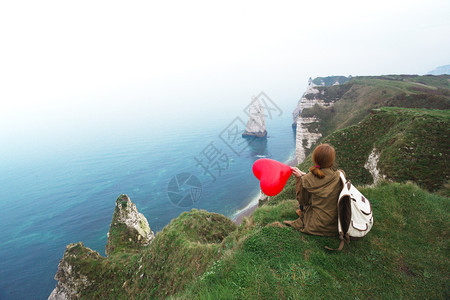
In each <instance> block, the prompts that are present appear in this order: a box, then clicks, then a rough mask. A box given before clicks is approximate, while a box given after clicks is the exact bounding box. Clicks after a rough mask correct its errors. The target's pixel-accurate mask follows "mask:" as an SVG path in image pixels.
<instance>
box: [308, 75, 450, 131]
mask: <svg viewBox="0 0 450 300" xmlns="http://www.w3.org/2000/svg"><path fill="white" fill-rule="evenodd" d="M318 90H319V91H320V94H321V96H320V97H321V98H323V100H325V101H336V102H335V103H334V105H333V106H331V107H322V106H318V105H316V106H314V107H312V108H307V109H304V110H303V111H302V112H301V116H303V117H311V116H316V117H318V118H319V119H320V124H319V126H318V128H317V129H318V131H319V132H320V133H322V136H327V135H329V134H331V133H333V132H334V131H336V130H338V129H342V128H345V127H348V126H351V125H354V124H356V123H358V122H359V121H361V120H362V119H363V118H364V117H366V116H367V115H368V114H369V113H370V112H371V110H372V109H376V108H381V107H384V106H396V107H406V108H427V109H444V110H445V109H450V75H440V76H432V75H426V76H416V75H390V76H376V77H375V76H366V77H353V78H352V79H351V80H350V81H348V82H346V83H345V84H343V85H341V86H331V87H318ZM311 96H313V95H311ZM305 97H306V98H308V95H305Z"/></svg>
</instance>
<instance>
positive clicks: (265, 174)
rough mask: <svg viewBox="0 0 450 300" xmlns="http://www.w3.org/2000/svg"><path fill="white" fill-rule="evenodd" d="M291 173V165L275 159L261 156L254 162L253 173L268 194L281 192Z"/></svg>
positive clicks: (272, 194) (273, 194)
mask: <svg viewBox="0 0 450 300" xmlns="http://www.w3.org/2000/svg"><path fill="white" fill-rule="evenodd" d="M291 173H292V170H291V167H289V166H288V165H286V164H283V163H280V162H278V161H276V160H273V159H268V158H261V159H258V160H257V161H255V163H254V164H253V174H255V176H256V178H258V179H259V183H260V186H261V190H262V191H263V193H264V194H266V195H267V196H275V195H277V194H278V193H280V192H281V191H282V190H283V188H284V186H285V185H286V182H287V181H288V179H289V176H291Z"/></svg>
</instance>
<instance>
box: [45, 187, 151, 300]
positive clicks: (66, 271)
mask: <svg viewBox="0 0 450 300" xmlns="http://www.w3.org/2000/svg"><path fill="white" fill-rule="evenodd" d="M154 238H155V235H154V233H153V231H151V230H150V227H149V225H148V221H147V219H146V218H145V217H144V215H143V214H141V213H139V212H138V210H137V208H136V205H135V204H134V203H132V202H131V200H130V198H129V197H128V196H127V195H123V194H122V195H120V196H119V197H118V198H117V200H116V206H115V209H114V214H113V218H112V221H111V227H110V229H109V232H108V243H107V245H106V255H108V256H111V255H112V254H114V253H116V252H119V251H121V250H125V251H127V250H129V249H139V248H142V247H144V246H148V245H149V244H150V242H152V241H153V239H154ZM107 260H108V258H106V257H103V256H101V255H100V254H99V253H98V252H96V251H93V250H91V249H89V248H87V247H85V246H84V245H83V243H81V242H79V243H76V244H70V245H68V246H67V247H66V251H65V252H64V256H63V258H62V259H61V260H60V262H59V265H58V271H57V272H56V275H55V279H56V280H57V281H58V283H57V284H56V287H55V289H54V290H53V292H52V293H51V294H50V296H49V298H48V299H50V300H65V299H78V298H80V295H81V294H80V293H81V292H82V291H83V290H86V289H87V288H89V287H90V286H91V285H93V284H95V283H96V281H97V280H102V278H98V276H97V275H96V274H101V273H102V272H105V270H107V269H108V267H109V264H108V263H107ZM102 270H103V271H102ZM114 272H115V271H114Z"/></svg>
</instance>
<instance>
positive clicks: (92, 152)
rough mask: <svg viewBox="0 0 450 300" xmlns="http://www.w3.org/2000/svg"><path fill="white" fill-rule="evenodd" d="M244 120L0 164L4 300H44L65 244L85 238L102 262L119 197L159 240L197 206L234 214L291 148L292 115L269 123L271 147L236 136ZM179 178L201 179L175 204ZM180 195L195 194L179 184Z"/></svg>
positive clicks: (154, 131) (108, 139)
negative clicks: (268, 165)
mask: <svg viewBox="0 0 450 300" xmlns="http://www.w3.org/2000/svg"><path fill="white" fill-rule="evenodd" d="M236 117H238V118H236ZM241 121H243V122H244V123H245V122H246V121H247V120H246V117H245V115H243V114H242V113H240V114H237V115H236V116H232V115H230V116H229V117H223V118H222V119H221V120H220V121H217V122H212V121H206V123H202V122H200V121H199V122H197V123H198V124H197V126H195V127H189V128H187V127H183V126H181V127H179V126H173V130H164V131H163V132H164V133H163V134H161V132H159V131H160V130H159V129H158V128H145V129H143V128H136V130H134V131H133V133H132V134H127V135H121V136H120V137H116V136H115V135H114V134H110V135H107V136H103V137H101V138H99V139H97V140H94V141H92V140H90V141H89V142H86V143H83V142H82V141H81V142H79V143H77V144H76V145H74V146H73V147H71V148H69V150H65V151H59V152H57V151H56V152H55V153H54V154H52V155H40V154H39V153H40V152H39V151H37V152H36V153H34V154H30V155H28V156H27V157H23V158H22V157H21V156H18V157H17V159H10V158H9V159H4V160H2V159H1V157H0V190H1V194H2V196H1V199H0V206H1V209H0V228H1V234H0V299H46V298H47V297H48V296H49V294H50V293H51V291H52V290H53V288H54V287H55V285H56V281H55V280H54V279H53V277H54V275H55V273H56V270H57V266H58V262H59V260H60V259H61V258H62V255H63V253H64V250H65V247H66V245H67V244H69V243H74V242H78V241H82V242H83V243H84V244H85V246H87V247H90V248H92V249H94V250H96V251H98V252H100V253H101V254H102V255H104V249H105V245H106V234H107V232H108V230H109V225H110V222H111V218H112V214H113V211H114V204H115V200H116V198H117V197H118V196H119V195H120V194H122V193H124V194H127V195H128V196H129V197H130V198H131V200H132V201H133V202H134V203H135V204H136V206H137V208H138V210H139V211H140V212H141V213H143V214H144V215H145V216H146V217H147V219H148V222H149V224H150V227H151V229H152V230H153V231H154V232H155V233H156V232H158V231H160V230H161V229H162V228H163V227H164V226H165V225H167V224H168V223H169V222H170V220H171V219H173V218H175V217H177V216H178V215H179V214H180V213H181V212H183V211H186V210H190V209H191V208H193V207H195V208H201V209H206V210H208V211H212V212H217V213H221V214H224V215H226V216H228V217H232V216H233V214H234V213H235V212H236V211H238V210H240V209H242V208H243V207H245V206H246V205H247V204H248V203H249V202H250V201H251V200H252V198H254V197H255V195H256V194H257V193H258V191H259V182H258V181H257V179H256V178H255V177H254V176H253V173H252V170H251V167H252V164H253V163H254V162H255V161H256V160H257V159H258V158H261V157H269V158H272V159H276V160H278V161H284V162H286V161H287V160H289V159H291V158H292V157H293V154H294V149H295V136H294V133H293V130H292V128H291V117H290V113H289V112H284V113H283V114H282V115H281V116H278V115H273V116H272V118H271V119H270V120H267V130H268V132H269V134H268V138H267V140H266V142H264V141H255V142H251V141H249V140H245V139H243V138H242V137H241V136H240V133H239V134H237V135H236V130H241V129H243V128H242V126H243V123H242V122H241ZM52 146H53V145H48V147H52ZM31 153H33V152H31ZM182 173H184V175H179V177H177V178H178V179H180V178H185V177H183V176H185V175H186V174H189V176H193V177H195V178H197V179H198V181H197V183H198V182H199V184H197V188H196V189H195V194H194V195H193V196H191V197H190V198H189V197H188V198H187V199H188V200H189V201H191V202H192V203H189V201H188V202H186V201H185V202H182V203H179V204H177V203H178V200H179V199H178V198H177V197H174V196H173V194H172V195H171V196H170V195H169V193H168V190H172V192H173V185H172V186H169V183H170V182H171V180H173V178H174V177H176V176H177V175H178V174H182ZM199 190H201V194H199ZM183 192H185V193H186V192H189V190H184V189H183V188H181V186H180V190H179V194H182V193H183ZM169 196H170V197H169ZM174 203H175V204H174ZM186 203H187V204H192V205H190V206H189V207H187V204H186ZM182 206H185V207H182Z"/></svg>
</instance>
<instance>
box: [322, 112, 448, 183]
mask: <svg viewBox="0 0 450 300" xmlns="http://www.w3.org/2000/svg"><path fill="white" fill-rule="evenodd" d="M449 129H450V110H425V109H403V108H383V109H379V110H377V111H374V112H373V114H372V115H370V116H368V117H367V118H366V119H364V120H363V121H362V122H360V123H358V124H357V125H353V126H351V127H348V128H346V129H344V130H340V131H337V132H335V133H333V134H332V135H330V136H328V137H326V138H325V139H324V140H323V142H326V143H330V144H331V145H333V146H334V147H335V149H336V153H337V159H336V164H337V167H338V168H341V169H343V170H344V171H345V172H346V173H347V175H348V177H349V178H351V179H352V181H353V182H355V183H358V184H370V183H372V182H373V180H372V176H371V174H370V173H369V171H368V170H366V169H365V168H362V166H364V164H365V162H366V161H367V158H368V157H369V154H370V153H371V151H372V149H373V148H376V149H377V150H378V151H379V152H380V153H381V154H380V161H379V163H378V167H379V169H380V170H381V173H382V174H384V175H386V177H387V179H390V180H393V181H396V182H405V181H408V180H412V181H414V182H416V183H418V184H419V185H420V186H422V187H424V188H426V189H428V190H430V191H436V190H439V189H441V188H442V187H443V186H444V184H445V183H446V182H447V180H448V179H449V177H450V167H449V164H448V163H447V162H448V161H449V160H450V150H449V148H448V145H447V143H446V142H445V141H448V140H450V131H449ZM437 166H440V167H437Z"/></svg>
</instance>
